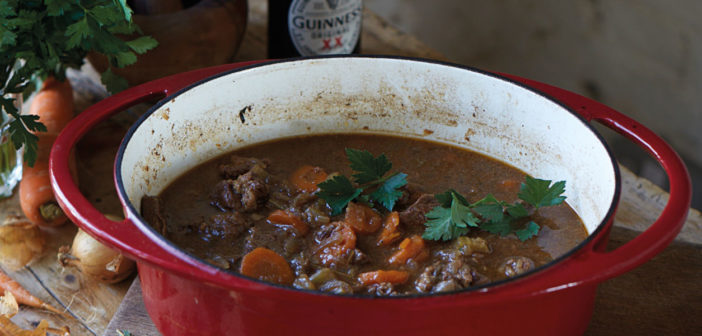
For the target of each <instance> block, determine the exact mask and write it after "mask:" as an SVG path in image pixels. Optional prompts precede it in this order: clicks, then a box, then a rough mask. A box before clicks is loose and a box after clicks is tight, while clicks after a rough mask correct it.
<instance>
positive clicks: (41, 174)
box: [19, 77, 73, 227]
mask: <svg viewBox="0 0 702 336" xmlns="http://www.w3.org/2000/svg"><path fill="white" fill-rule="evenodd" d="M29 113H30V114H35V115H38V116H39V121H40V122H41V123H43V124H44V126H46V132H45V133H38V134H36V135H37V136H38V137H39V141H38V144H37V145H38V150H37V160H36V162H35V163H34V166H33V167H29V166H28V165H25V166H24V168H23V171H22V180H21V181H20V187H19V197H20V206H21V207H22V211H23V212H24V214H25V216H27V219H29V220H30V221H31V222H32V223H34V224H36V225H39V226H44V227H46V226H59V225H62V224H64V223H65V222H66V220H67V217H66V216H65V214H64V213H63V211H62V210H61V208H60V207H59V206H58V204H57V203H56V199H55V197H54V193H53V190H52V189H51V181H50V179H49V153H50V152H51V146H52V145H53V144H54V140H55V139H56V136H57V135H58V133H59V132H61V130H62V129H63V128H64V127H65V126H66V124H68V122H69V121H70V120H71V118H72V117H73V90H72V89H71V84H70V82H69V81H68V80H66V81H63V82H61V81H58V80H56V79H54V78H53V77H49V78H47V79H46V80H45V81H44V84H43V85H42V87H41V89H40V90H39V92H38V93H37V94H36V95H35V97H34V99H33V100H32V104H31V106H30V108H29Z"/></svg>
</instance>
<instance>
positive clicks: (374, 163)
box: [317, 148, 407, 215]
mask: <svg viewBox="0 0 702 336" xmlns="http://www.w3.org/2000/svg"><path fill="white" fill-rule="evenodd" d="M346 157H347V158H348V160H349V162H350V167H351V169H352V170H353V171H354V174H353V175H351V177H352V178H353V183H352V182H351V180H349V178H348V177H346V176H343V175H335V176H334V177H332V178H330V179H328V180H326V181H324V182H322V183H320V184H319V185H318V187H319V191H318V192H317V196H319V197H320V198H322V199H323V200H325V201H326V202H327V204H328V205H329V207H331V209H332V214H333V215H338V214H340V213H341V212H342V211H343V210H344V208H345V207H346V205H347V204H349V202H351V201H353V200H358V201H362V202H376V203H378V204H380V205H382V206H383V207H384V208H385V209H387V210H388V211H392V209H393V208H394V207H395V202H397V200H398V199H399V198H400V197H401V196H402V192H401V191H399V190H398V189H399V188H400V187H402V186H404V185H405V184H407V180H406V179H405V178H406V177H407V174H404V173H400V172H396V173H394V174H389V175H388V172H389V171H390V169H392V163H390V161H389V160H388V158H387V157H386V156H385V154H381V155H380V156H378V157H374V156H373V154H371V153H370V152H368V151H365V150H357V149H352V148H346ZM354 183H355V185H354Z"/></svg>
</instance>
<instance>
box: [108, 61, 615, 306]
mask: <svg viewBox="0 0 702 336" xmlns="http://www.w3.org/2000/svg"><path fill="white" fill-rule="evenodd" d="M331 58H333V59H339V58H353V59H388V60H396V61H410V62H418V63H429V64H435V65H441V66H448V67H452V68H457V69H460V70H465V71H469V72H474V73H478V74H481V75H484V76H488V77H492V78H495V79H498V80H502V81H505V82H507V83H509V84H512V85H516V86H518V87H520V88H521V89H525V90H527V91H530V92H531V93H533V94H536V95H539V96H541V97H543V98H545V99H547V100H549V101H551V102H553V103H555V104H557V105H558V106H560V107H561V108H562V109H564V110H565V111H567V112H568V113H570V114H571V115H573V116H575V117H576V118H577V119H578V120H579V121H580V122H581V123H582V124H583V125H584V126H585V127H586V128H587V129H588V130H589V131H590V132H591V133H593V135H595V137H596V139H597V140H598V141H599V143H600V145H601V146H603V148H604V149H605V151H606V152H607V155H608V156H609V158H610V161H611V162H610V163H611V165H612V168H613V170H614V183H615V190H614V193H613V197H612V201H611V202H610V205H609V208H608V210H607V212H606V214H605V216H604V217H603V219H602V220H601V221H600V223H599V224H598V225H597V227H596V229H595V230H594V231H592V232H590V233H588V236H587V238H585V239H584V240H583V241H581V242H580V243H578V244H577V245H576V246H574V247H573V248H571V249H570V250H569V251H568V252H566V253H564V254H562V255H560V256H559V257H557V258H554V259H553V260H552V261H550V262H548V263H546V264H544V265H542V266H540V267H536V268H534V269H533V270H530V271H528V272H525V273H523V274H520V275H518V276H515V277H511V278H506V279H502V280H498V281H493V282H489V283H487V284H483V285H478V286H472V287H468V288H464V289H461V290H457V291H451V292H446V293H423V294H410V295H398V296H382V297H377V296H372V295H364V294H332V293H326V292H321V291H317V290H310V289H299V288H295V287H291V286H284V285H279V284H274V283H270V282H266V281H262V280H258V279H254V278H251V277H247V276H245V275H242V274H239V273H238V272H236V271H233V270H227V269H222V268H219V267H216V266H214V265H212V264H209V263H207V262H206V261H204V260H203V259H201V258H199V257H197V256H195V255H193V254H191V253H189V252H187V251H185V250H184V249H182V248H180V247H179V246H177V245H176V244H174V243H173V242H171V241H170V240H168V239H166V238H165V237H164V236H163V235H161V234H160V233H159V232H157V231H156V230H155V229H154V228H153V227H152V226H151V225H149V224H148V223H147V222H146V221H145V220H144V218H143V217H142V216H141V214H140V212H138V211H137V210H136V207H135V206H134V205H133V204H132V202H130V201H129V198H128V197H127V193H126V189H125V188H124V180H123V178H122V158H123V156H124V152H125V150H126V147H127V144H128V143H129V142H130V140H131V139H132V136H133V135H134V133H135V132H136V130H137V129H138V128H139V127H140V125H141V124H142V123H143V122H144V121H145V120H146V119H148V118H149V117H150V116H151V115H152V114H153V113H154V112H156V111H157V110H158V109H159V108H160V107H161V106H163V105H164V104H166V103H168V102H169V101H171V100H173V99H174V98H176V97H178V96H179V95H181V94H183V93H185V92H187V91H189V90H191V89H192V88H194V87H197V86H200V85H202V84H205V83H207V82H209V81H211V80H214V79H216V78H219V77H222V76H227V75H230V74H233V73H237V72H242V71H246V70H248V69H252V68H257V67H261V66H267V65H272V64H280V63H289V62H299V61H308V60H319V59H331ZM508 164H509V163H508ZM114 167H115V169H114V180H115V183H116V187H117V193H118V196H119V198H120V200H121V203H122V206H123V207H124V208H125V210H126V211H127V212H128V213H129V214H130V216H129V218H130V219H133V220H132V222H133V223H134V225H136V226H137V228H138V229H139V230H141V231H142V232H144V233H145V234H146V235H147V236H149V237H150V238H152V239H151V242H152V243H155V244H157V245H158V246H160V247H162V248H164V250H167V251H169V254H171V255H172V256H173V257H175V258H177V259H178V260H179V261H180V262H186V263H191V264H193V263H194V264H195V265H197V267H198V268H199V269H200V270H202V271H203V272H212V271H214V272H221V273H225V274H227V275H228V276H234V277H236V278H238V279H240V280H243V281H251V282H254V283H257V284H259V285H264V286H270V287H272V288H270V289H279V290H284V291H290V292H293V293H298V294H313V295H318V296H323V297H334V298H353V299H372V300H378V299H390V300H399V299H417V298H423V299H429V298H441V297H443V298H445V297H447V296H451V295H466V294H470V293H491V292H495V291H496V290H497V289H498V288H502V287H505V286H506V285H512V284H515V283H522V282H523V281H529V280H530V278H532V275H536V274H541V275H545V274H547V273H548V272H549V271H552V270H554V269H556V268H557V266H558V265H561V264H564V263H566V262H567V259H570V258H571V257H573V256H575V255H577V254H579V253H581V252H584V248H585V247H586V246H587V245H590V244H591V243H595V242H596V240H597V239H598V238H599V237H600V235H601V234H602V233H603V232H604V231H605V229H606V228H607V227H609V226H611V225H612V223H613V219H614V213H615V211H616V209H617V204H618V203H619V198H620V194H621V174H620V169H619V165H618V164H617V161H616V159H615V158H614V155H613V153H612V151H611V149H610V147H609V145H608V144H607V142H606V141H605V140H604V138H603V136H602V135H601V134H600V133H599V132H598V131H597V130H596V129H595V128H594V127H593V126H592V125H591V124H590V123H589V122H588V121H587V120H586V119H585V118H584V117H583V116H582V115H580V114H579V113H577V112H576V111H575V110H574V109H572V108H570V107H569V106H567V105H565V104H564V103H563V102H561V101H559V100H557V99H555V98H554V97H552V96H550V95H548V94H546V93H544V92H542V91H540V90H538V89H536V88H534V87H531V86H529V85H527V84H524V83H521V82H518V81H516V80H514V79H511V78H509V77H507V76H504V75H502V74H499V73H494V72H490V71H486V70H481V69H478V68H474V67H471V66H466V65H460V64H455V63H450V62H445V61H438V60H430V59H423V58H416V57H405V56H387V55H322V56H310V57H295V58H288V59H282V60H271V61H265V62H261V63H256V64H251V65H246V66H243V67H239V68H236V69H232V70H227V71H223V72H220V73H217V74H215V75H212V76H210V77H207V78H204V79H201V80H197V81H195V82H193V83H191V84H189V85H187V86H185V87H183V88H182V89H180V90H178V91H176V92H174V93H173V94H171V95H168V96H166V97H164V98H163V99H161V100H160V101H159V102H157V103H156V104H155V105H154V106H152V107H151V108H149V109H148V110H147V112H145V113H144V114H143V115H141V116H140V117H139V119H138V120H137V121H136V122H134V124H132V126H131V127H130V128H129V130H128V131H127V133H126V134H125V136H124V138H123V140H122V142H121V143H120V146H119V149H118V152H117V156H116V159H115V166H114ZM154 238H156V239H154ZM172 251H177V252H178V253H172ZM184 257H186V258H190V259H191V260H184ZM149 263H150V262H149ZM150 264H151V263H150ZM154 265H155V266H161V265H157V264H154ZM166 269H167V270H168V271H169V272H176V273H178V274H182V275H186V276H190V277H193V278H197V275H193V274H189V273H185V272H182V271H180V270H175V269H170V268H166Z"/></svg>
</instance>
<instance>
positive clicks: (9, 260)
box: [0, 219, 46, 271]
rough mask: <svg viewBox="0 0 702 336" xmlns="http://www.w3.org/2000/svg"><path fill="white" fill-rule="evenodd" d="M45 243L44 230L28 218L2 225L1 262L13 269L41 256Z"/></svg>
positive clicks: (0, 239) (0, 235)
mask: <svg viewBox="0 0 702 336" xmlns="http://www.w3.org/2000/svg"><path fill="white" fill-rule="evenodd" d="M45 245H46V237H45V234H44V232H43V231H41V230H40V229H39V228H38V227H37V226H36V225H34V224H32V223H31V222H29V221H28V220H26V219H23V220H18V221H15V222H12V223H9V224H5V225H2V226H0V264H2V265H3V266H4V267H6V268H7V269H9V270H11V271H17V270H19V269H21V268H22V267H24V266H26V265H29V264H30V263H31V262H32V261H34V260H35V259H37V258H38V257H40V256H41V255H42V253H44V250H45Z"/></svg>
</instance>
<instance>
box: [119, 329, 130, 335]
mask: <svg viewBox="0 0 702 336" xmlns="http://www.w3.org/2000/svg"><path fill="white" fill-rule="evenodd" d="M117 336H134V334H132V333H131V332H129V331H127V330H119V329H117Z"/></svg>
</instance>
